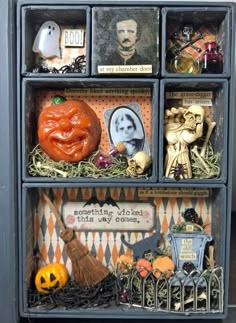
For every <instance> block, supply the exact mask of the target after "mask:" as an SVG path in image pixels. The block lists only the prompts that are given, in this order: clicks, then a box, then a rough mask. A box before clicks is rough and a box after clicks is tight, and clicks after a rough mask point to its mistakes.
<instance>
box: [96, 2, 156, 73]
mask: <svg viewBox="0 0 236 323" xmlns="http://www.w3.org/2000/svg"><path fill="white" fill-rule="evenodd" d="M92 30H93V31H92V66H93V71H94V72H95V73H96V72H97V73H99V74H101V73H105V74H106V73H110V74H121V73H127V74H129V73H132V74H134V73H138V74H145V73H149V74H150V73H151V74H152V73H156V72H157V69H158V65H159V63H158V48H159V11H158V9H157V8H145V7H144V8H130V7H128V8H109V7H105V8H93V29H92ZM112 66H113V68H112ZM125 66H126V67H125Z"/></svg>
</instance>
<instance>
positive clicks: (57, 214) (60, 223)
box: [39, 189, 65, 231]
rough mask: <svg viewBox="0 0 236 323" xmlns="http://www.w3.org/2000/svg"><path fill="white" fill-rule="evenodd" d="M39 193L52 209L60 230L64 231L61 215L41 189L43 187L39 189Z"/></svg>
mask: <svg viewBox="0 0 236 323" xmlns="http://www.w3.org/2000/svg"><path fill="white" fill-rule="evenodd" d="M39 190H40V192H41V194H42V195H43V198H44V199H45V201H46V202H47V203H48V205H49V206H50V209H51V210H52V212H53V213H54V215H55V217H56V219H57V222H58V224H59V226H60V228H61V231H65V227H64V224H63V222H62V220H61V216H60V213H59V211H58V209H57V208H56V206H55V205H54V204H53V203H52V201H51V200H50V198H49V197H48V196H47V194H46V193H45V192H44V191H43V189H39Z"/></svg>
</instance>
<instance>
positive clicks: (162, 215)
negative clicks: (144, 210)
mask: <svg viewBox="0 0 236 323" xmlns="http://www.w3.org/2000/svg"><path fill="white" fill-rule="evenodd" d="M32 194H33V195H34V198H31V200H32V201H33V204H34V205H32V207H33V217H34V221H33V222H34V241H35V243H34V245H35V246H36V247H37V249H38V250H39V251H40V255H41V258H42V260H43V263H44V264H45V263H51V262H62V263H64V264H66V266H67V268H68V271H69V273H71V262H70V259H69V258H68V257H67V254H66V252H65V248H64V242H63V240H62V239H61V238H60V227H59V225H58V223H57V221H56V218H55V216H54V214H53V213H52V211H51V210H50V207H49V206H48V204H47V203H46V202H45V201H44V200H43V199H42V198H40V196H39V194H38V192H36V191H34V192H32ZM47 194H48V196H49V197H50V198H51V200H52V201H53V202H54V204H55V205H56V206H57V208H58V209H59V210H61V207H62V205H63V204H64V203H65V202H67V201H86V200H88V199H90V198H91V197H92V196H94V195H96V196H97V198H98V200H105V198H107V197H108V196H111V197H112V199H114V200H116V201H140V200H147V201H148V202H150V203H152V204H153V205H154V206H155V226H154V228H153V230H160V231H161V233H162V234H163V236H165V234H167V233H168V231H169V229H170V228H171V226H172V225H173V224H175V223H180V222H181V221H182V220H183V218H182V217H181V213H182V212H183V211H184V210H185V209H186V208H189V207H194V208H195V210H196V211H197V213H198V215H199V216H201V217H202V220H203V223H204V224H205V231H206V232H207V233H210V230H211V203H210V202H209V199H210V198H205V197H204V198H199V197H194V198H183V197H169V198H167V197H141V196H139V194H138V188H83V189H79V188H63V189H59V188H55V189H49V190H47ZM128 225H129V226H130V225H132V224H130V223H129V224H128ZM129 230H130V227H129ZM153 230H152V231H151V232H132V231H129V232H126V231H125V230H124V231H122V232H116V231H114V232H113V231H109V232H108V231H103V232H91V231H85V232H76V236H77V238H78V239H79V240H80V241H81V242H82V243H83V244H84V245H85V246H87V247H88V249H89V251H90V252H91V254H92V255H93V256H94V257H96V258H97V259H98V260H99V261H101V262H102V263H103V264H104V265H105V266H108V267H109V269H110V270H113V269H114V268H115V265H116V262H117V258H118V257H119V256H120V255H121V254H127V255H132V251H131V250H130V249H128V248H127V247H126V246H125V245H123V243H122V242H121V240H120V236H121V234H122V233H124V234H125V239H126V240H127V241H129V242H130V243H132V244H133V243H135V242H136V241H139V240H141V239H143V238H146V237H148V236H149V235H151V234H152V232H153Z"/></svg>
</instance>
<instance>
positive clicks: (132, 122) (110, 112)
mask: <svg viewBox="0 0 236 323" xmlns="http://www.w3.org/2000/svg"><path fill="white" fill-rule="evenodd" d="M104 119H105V125H106V128H107V133H108V137H109V141H110V144H111V145H116V144H117V143H118V142H123V143H124V145H125V146H126V154H127V156H129V157H132V156H134V155H135V154H136V153H137V152H138V151H145V152H147V153H150V149H149V145H148V143H147V140H146V134H145V129H144V124H143V119H142V114H141V111H140V107H139V105H138V104H137V103H127V104H124V105H120V106H117V107H115V108H111V109H107V110H106V111H105V112H104Z"/></svg>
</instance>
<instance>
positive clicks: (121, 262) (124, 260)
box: [117, 255, 133, 272]
mask: <svg viewBox="0 0 236 323" xmlns="http://www.w3.org/2000/svg"><path fill="white" fill-rule="evenodd" d="M132 265H133V258H132V257H130V256H126V255H121V256H120V257H119V258H118V260H117V268H118V269H119V270H124V272H127V270H129V269H131V268H132Z"/></svg>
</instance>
